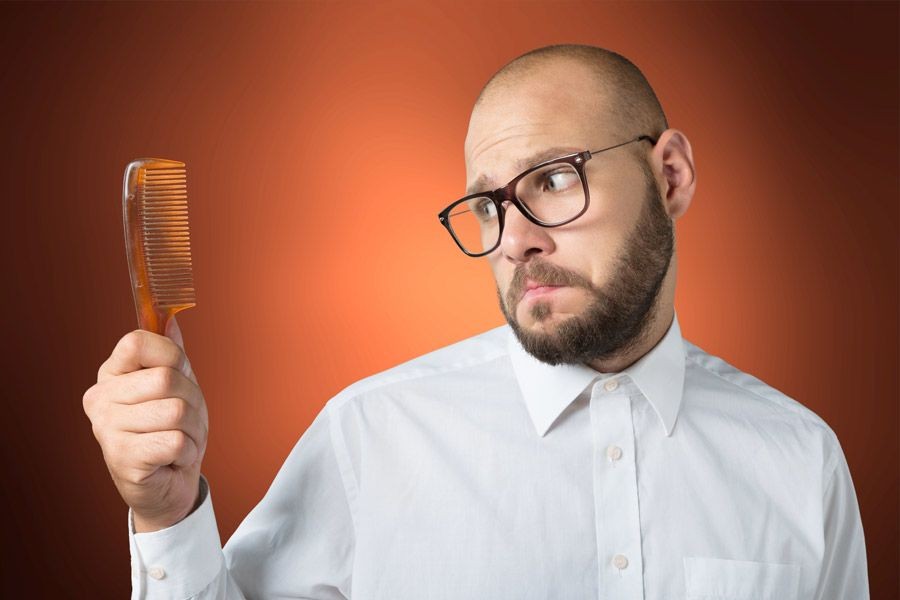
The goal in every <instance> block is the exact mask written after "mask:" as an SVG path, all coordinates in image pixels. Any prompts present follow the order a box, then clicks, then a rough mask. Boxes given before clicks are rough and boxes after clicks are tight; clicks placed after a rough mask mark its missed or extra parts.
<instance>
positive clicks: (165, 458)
mask: <svg viewBox="0 0 900 600" xmlns="http://www.w3.org/2000/svg"><path fill="white" fill-rule="evenodd" d="M126 436H127V437H126V441H125V444H126V445H127V446H129V447H130V448H131V456H135V457H138V464H137V465H136V466H138V467H141V468H151V469H152V468H157V467H165V466H167V465H175V466H178V467H189V466H191V465H192V464H194V463H195V462H196V461H197V460H198V459H199V458H200V449H199V448H198V447H197V445H196V444H194V441H193V440H192V439H191V438H190V437H189V436H188V435H187V434H185V433H184V432H183V431H178V430H169V431H154V432H151V433H131V434H126Z"/></svg>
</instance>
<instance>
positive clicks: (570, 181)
mask: <svg viewBox="0 0 900 600" xmlns="http://www.w3.org/2000/svg"><path fill="white" fill-rule="evenodd" d="M579 182H580V180H579V178H578V173H576V172H575V171H574V170H573V169H572V167H563V168H559V169H556V170H554V171H549V172H547V173H545V174H544V183H543V191H547V192H565V191H566V190H569V189H571V188H572V187H574V186H576V185H578V183H579Z"/></svg>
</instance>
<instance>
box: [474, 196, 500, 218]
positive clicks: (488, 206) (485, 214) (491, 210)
mask: <svg viewBox="0 0 900 600" xmlns="http://www.w3.org/2000/svg"><path fill="white" fill-rule="evenodd" d="M472 213H473V214H474V215H475V216H476V217H478V220H479V221H490V220H491V219H495V218H497V205H495V204H494V203H493V201H491V199H490V198H478V199H476V200H475V201H474V202H473V203H472Z"/></svg>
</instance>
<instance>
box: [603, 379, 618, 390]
mask: <svg viewBox="0 0 900 600" xmlns="http://www.w3.org/2000/svg"><path fill="white" fill-rule="evenodd" d="M618 387H619V382H618V381H616V380H615V379H610V380H609V381H607V382H606V383H604V384H603V388H604V389H605V390H606V391H607V392H613V391H615V390H616V388H618Z"/></svg>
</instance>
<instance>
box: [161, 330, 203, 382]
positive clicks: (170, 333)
mask: <svg viewBox="0 0 900 600" xmlns="http://www.w3.org/2000/svg"><path fill="white" fill-rule="evenodd" d="M166 337H168V338H169V339H171V340H172V341H173V342H175V343H176V344H177V345H178V347H179V348H181V351H182V352H184V337H183V336H182V335H181V326H180V325H178V321H177V320H176V319H175V315H172V317H171V318H170V319H169V322H168V323H166ZM182 372H183V373H184V374H185V375H186V376H187V377H188V379H190V380H192V381H193V382H194V383H197V376H196V375H194V369H193V368H192V367H191V359H190V358H189V357H188V355H187V353H185V355H184V365H183V368H182Z"/></svg>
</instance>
